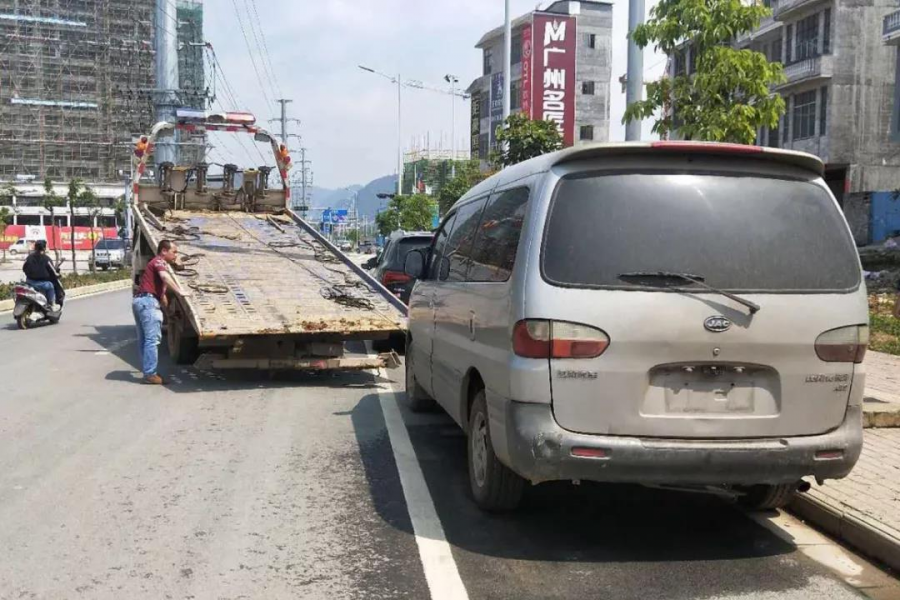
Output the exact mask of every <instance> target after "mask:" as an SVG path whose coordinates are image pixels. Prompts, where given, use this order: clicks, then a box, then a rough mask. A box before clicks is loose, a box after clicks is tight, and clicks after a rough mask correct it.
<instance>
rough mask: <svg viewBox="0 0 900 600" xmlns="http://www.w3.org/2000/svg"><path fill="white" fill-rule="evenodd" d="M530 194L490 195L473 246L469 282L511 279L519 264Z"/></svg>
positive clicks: (523, 190)
mask: <svg viewBox="0 0 900 600" xmlns="http://www.w3.org/2000/svg"><path fill="white" fill-rule="evenodd" d="M528 195H529V192H528V188H517V189H514V190H507V191H505V192H502V193H500V194H494V195H493V196H491V200H490V201H489V202H488V204H487V206H486V207H485V209H484V214H483V216H482V217H481V225H480V226H479V227H478V232H477V236H476V237H475V243H474V245H473V247H472V262H471V264H470V266H469V275H468V278H467V279H468V280H469V281H476V282H503V281H508V280H509V277H510V275H512V270H513V266H514V265H515V263H516V251H517V250H518V248H519V238H520V237H521V235H522V224H523V223H524V221H525V211H526V209H527V207H528Z"/></svg>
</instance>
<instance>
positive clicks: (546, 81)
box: [531, 13, 576, 146]
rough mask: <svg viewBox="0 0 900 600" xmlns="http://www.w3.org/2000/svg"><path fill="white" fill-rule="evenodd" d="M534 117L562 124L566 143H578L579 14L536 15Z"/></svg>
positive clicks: (533, 85) (532, 75)
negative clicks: (577, 39) (568, 15)
mask: <svg viewBox="0 0 900 600" xmlns="http://www.w3.org/2000/svg"><path fill="white" fill-rule="evenodd" d="M532 35H533V36H534V38H536V39H535V40H534V42H533V44H532V45H533V46H534V51H533V52H534V70H533V73H531V79H532V97H531V102H532V111H531V112H532V117H533V118H538V119H543V120H545V121H553V122H555V123H556V124H557V125H559V129H560V131H561V132H562V134H563V138H564V140H565V145H566V146H571V145H573V144H574V143H575V93H576V90H575V85H576V83H575V53H576V31H575V17H571V16H570V17H562V16H557V15H549V14H543V13H537V14H535V15H534V32H533V33H532Z"/></svg>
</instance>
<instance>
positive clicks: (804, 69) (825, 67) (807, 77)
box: [775, 54, 834, 90]
mask: <svg viewBox="0 0 900 600" xmlns="http://www.w3.org/2000/svg"><path fill="white" fill-rule="evenodd" d="M833 73H834V57H833V56H831V55H830V54H826V55H823V56H814V57H812V58H805V59H803V60H800V61H797V62H795V63H792V64H790V65H786V66H785V67H784V76H785V77H786V78H787V81H786V82H784V83H782V84H781V85H779V86H776V88H775V89H777V90H784V89H787V88H789V87H793V86H795V85H797V84H799V83H812V82H816V81H824V80H826V79H831V76H832V74H833Z"/></svg>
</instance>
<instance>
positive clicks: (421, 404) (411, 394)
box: [406, 340, 435, 413]
mask: <svg viewBox="0 0 900 600" xmlns="http://www.w3.org/2000/svg"><path fill="white" fill-rule="evenodd" d="M406 403H407V404H408V405H409V410H411V411H413V412H414V413H420V412H426V411H429V410H433V409H434V407H435V403H434V400H432V399H431V397H430V396H429V395H428V393H427V392H426V391H425V389H424V388H423V387H422V386H421V385H419V382H418V381H416V372H415V370H414V368H413V343H412V340H409V341H408V342H407V343H406Z"/></svg>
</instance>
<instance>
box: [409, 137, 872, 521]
mask: <svg viewBox="0 0 900 600" xmlns="http://www.w3.org/2000/svg"><path fill="white" fill-rule="evenodd" d="M822 174H823V165H822V163H821V161H820V160H819V159H818V158H816V157H814V156H810V155H807V154H801V153H796V152H786V151H778V150H770V149H768V148H765V149H764V148H758V147H751V146H738V145H728V144H707V143H690V142H656V143H648V144H619V145H597V146H588V147H581V148H574V149H568V150H563V151H561V152H557V153H554V154H549V155H546V156H542V157H539V158H536V159H532V160H530V161H527V162H524V163H522V164H519V165H516V166H514V167H510V168H508V169H506V170H504V171H503V172H501V173H499V174H497V175H495V176H493V177H491V178H490V179H488V180H486V181H485V182H483V183H481V184H480V185H478V186H477V187H475V188H474V189H472V190H471V191H470V192H469V193H468V194H467V195H466V196H465V197H464V198H462V199H461V200H460V201H459V202H458V203H457V204H456V205H455V206H454V207H453V209H452V210H451V211H449V212H448V214H447V216H446V218H445V219H444V221H443V223H442V225H441V227H440V229H439V230H438V232H437V234H436V235H435V239H434V242H433V245H432V247H431V248H430V250H427V251H418V252H413V253H410V254H409V255H408V257H407V262H406V265H405V269H406V271H407V274H409V275H410V276H412V277H417V278H419V282H418V283H417V284H416V286H415V288H414V290H413V292H412V296H411V299H410V307H409V337H408V346H407V354H406V357H407V358H406V360H407V394H408V397H409V401H410V404H411V407H412V408H413V409H414V410H418V409H423V408H426V407H427V406H428V405H429V403H431V402H432V399H433V400H436V401H437V403H438V404H440V406H441V407H443V408H444V410H446V411H447V412H448V413H449V414H450V415H451V416H452V417H453V419H455V420H456V422H457V423H458V424H459V425H460V426H461V427H462V428H463V429H464V430H465V431H466V433H467V434H468V464H469V478H470V482H471V488H472V493H473V496H474V498H475V500H476V502H477V503H478V505H479V506H480V507H482V508H484V509H486V510H505V509H512V508H514V507H515V506H516V505H517V503H518V501H519V499H520V497H521V495H522V491H523V487H524V484H525V482H526V481H529V482H531V483H540V482H544V481H552V480H572V481H580V480H586V481H603V482H632V483H639V484H647V485H662V486H676V487H682V488H692V489H710V490H714V491H717V492H720V493H727V494H732V495H734V496H737V497H740V498H741V499H742V500H743V502H745V503H746V504H747V505H750V506H754V507H757V508H772V507H777V506H782V505H784V504H785V503H786V502H787V501H788V500H789V499H790V497H791V495H792V494H793V493H794V491H795V490H797V489H798V487H800V486H801V485H804V484H802V482H801V478H802V477H805V476H813V477H815V478H816V479H817V480H819V481H823V480H826V479H836V478H841V477H844V476H846V475H847V474H848V473H849V472H850V470H851V469H852V468H853V465H854V464H855V463H856V461H857V459H858V457H859V454H860V451H861V446H862V418H861V417H862V408H861V406H862V398H863V390H864V389H865V372H864V370H863V366H862V362H863V357H864V355H865V352H866V348H867V345H868V335H869V333H868V310H867V302H866V289H865V286H864V283H863V278H862V276H861V267H860V263H859V258H858V255H857V252H856V249H855V245H854V242H853V239H852V237H851V235H850V230H849V228H848V226H847V222H846V220H845V219H844V216H843V214H842V212H841V210H840V208H839V206H838V204H837V202H836V201H835V198H834V196H833V195H832V193H831V192H830V191H829V188H828V187H827V186H826V184H825V182H824V181H823V179H822ZM807 485H808V484H807Z"/></svg>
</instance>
